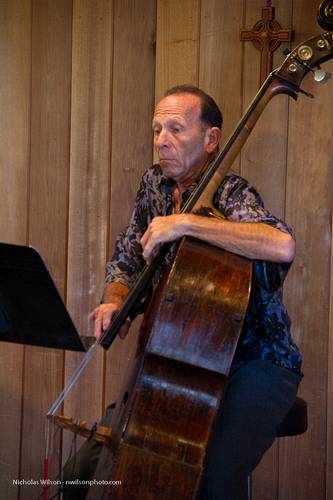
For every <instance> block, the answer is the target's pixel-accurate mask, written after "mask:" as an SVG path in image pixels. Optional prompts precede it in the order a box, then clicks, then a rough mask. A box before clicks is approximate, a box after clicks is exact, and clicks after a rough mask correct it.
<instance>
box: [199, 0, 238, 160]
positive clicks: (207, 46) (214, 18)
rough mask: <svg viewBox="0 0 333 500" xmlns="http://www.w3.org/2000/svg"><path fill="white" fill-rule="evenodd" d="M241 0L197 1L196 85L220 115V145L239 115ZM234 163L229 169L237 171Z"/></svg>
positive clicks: (235, 123) (226, 137) (228, 134)
mask: <svg viewBox="0 0 333 500" xmlns="http://www.w3.org/2000/svg"><path fill="white" fill-rule="evenodd" d="M243 10H244V0H237V1H233V2H228V1H227V0H225V1H221V0H207V1H204V2H202V4H201V23H200V60H199V87H200V88H202V89H203V90H205V91H206V92H208V94H210V95H211V96H212V97H214V99H215V101H216V102H217V104H218V105H219V106H220V108H221V110H222V114H223V136H222V144H223V143H224V142H225V141H226V140H227V139H228V137H229V136H230V134H231V133H232V132H233V130H234V128H235V126H236V125H237V123H238V121H239V120H240V118H241V116H242V92H241V87H242V52H243V48H242V44H241V43H240V42H239V28H240V25H241V24H240V23H241V20H242V17H243ZM237 163H238V161H237V162H235V164H234V166H233V169H236V170H237Z"/></svg>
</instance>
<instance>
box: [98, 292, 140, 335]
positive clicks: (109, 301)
mask: <svg viewBox="0 0 333 500" xmlns="http://www.w3.org/2000/svg"><path fill="white" fill-rule="evenodd" d="M127 293H128V288H127V287H126V286H125V285H123V284H122V283H110V285H109V286H108V287H107V288H106V289H105V291H104V296H103V303H102V304H100V305H99V306H98V307H96V308H95V309H94V310H93V311H92V313H91V315H90V316H91V317H92V318H93V320H94V336H95V337H96V339H100V338H101V336H102V335H103V333H104V332H107V331H108V329H109V328H110V325H111V321H112V317H113V316H114V314H116V313H117V312H118V311H119V310H120V309H121V307H122V305H123V303H124V300H125V297H126V295H127ZM130 325H131V320H130V319H129V318H127V319H126V321H125V323H124V324H123V325H122V327H121V328H120V330H119V333H118V335H119V336H120V337H121V338H125V337H126V335H127V333H128V330H129V327H130Z"/></svg>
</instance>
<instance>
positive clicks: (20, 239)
mask: <svg viewBox="0 0 333 500" xmlns="http://www.w3.org/2000/svg"><path fill="white" fill-rule="evenodd" d="M30 19H31V13H30V1H29V0H27V1H17V0H14V1H9V0H8V1H7V0H2V1H1V2H0V61H1V71H0V116H1V120H0V186H1V197H0V241H4V242H8V243H19V244H25V242H26V233H27V217H26V213H27V190H28V183H27V179H28V167H29V135H30V128H29V125H30V69H31V68H30V55H31V43H30V32H31V26H30ZM22 363H23V347H22V346H19V345H13V344H5V343H3V342H2V343H1V345H0V428H1V439H0V463H1V467H0V497H1V498H6V499H7V500H12V499H15V498H17V491H18V487H17V486H15V485H14V484H13V482H12V481H13V479H18V478H19V459H20V425H21V409H22V408H21V402H22V368H23V367H22Z"/></svg>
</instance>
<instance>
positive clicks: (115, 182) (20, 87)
mask: <svg viewBox="0 0 333 500" xmlns="http://www.w3.org/2000/svg"><path fill="white" fill-rule="evenodd" d="M263 4H264V2H263V1H260V0H235V1H233V2H226V1H225V0H220V1H217V0H204V1H199V0H182V1H181V2H179V1H178V2H176V1H175V0H158V3H157V7H156V4H155V0H144V1H143V0H126V1H120V0H96V1H93V0H75V1H74V2H73V6H72V1H71V0H57V2H54V1H51V0H0V58H1V64H2V71H1V72H0V112H1V120H0V180H1V186H2V197H1V199H0V239H1V240H2V241H8V242H17V243H22V244H24V243H26V242H29V243H31V244H33V245H34V246H36V247H37V248H38V249H39V250H40V251H41V253H42V255H43V256H44V258H45V260H46V262H47V264H48V266H49V267H50V270H51V273H52V275H53V276H54V278H55V281H56V284H57V286H58V288H59V290H60V291H61V293H62V295H63V297H64V298H66V297H67V300H68V305H69V308H70V311H71V313H72V315H73V317H74V319H75V321H76V323H77V325H78V327H79V329H80V331H82V333H86V332H88V331H89V323H88V320H87V312H88V311H89V309H90V308H91V307H92V306H93V305H94V304H95V303H96V301H98V300H99V296H100V293H101V290H102V286H103V275H104V265H105V259H106V258H109V257H110V256H111V254H112V250H113V244H114V241H115V238H116V234H117V233H118V232H119V230H120V229H121V228H122V227H123V226H124V224H126V223H127V221H128V218H129V214H130V212H131V209H132V205H133V199H134V197H135V192H136V189H137V185H138V181H139V178H140V176H141V174H142V172H143V171H144V170H145V169H146V168H147V167H148V166H149V165H150V163H151V160H152V141H151V138H152V135H151V130H150V128H151V116H152V111H153V105H154V101H155V95H156V100H159V99H160V97H161V96H162V95H163V93H164V91H165V90H166V89H167V88H168V87H170V86H171V85H175V84H179V83H192V84H197V83H199V85H201V86H202V87H203V88H204V89H205V90H207V91H208V92H209V93H212V94H213V96H214V97H215V98H216V100H217V102H218V103H219V104H221V105H222V107H223V109H224V114H225V137H226V135H227V134H228V133H229V131H230V130H231V129H232V128H233V126H234V124H235V123H236V121H238V118H239V116H240V114H241V111H242V110H244V109H245V106H246V105H247V104H248V102H249V101H250V99H252V98H253V97H254V94H255V92H256V90H257V85H258V75H259V61H260V55H259V52H257V51H256V50H255V49H254V48H253V47H252V46H251V44H242V43H241V42H239V41H238V36H239V29H240V28H241V27H245V26H246V27H247V26H252V25H253V23H254V22H255V21H256V20H257V19H259V17H260V16H261V9H262V7H263ZM318 4H319V0H294V2H289V1H288V0H276V1H275V2H274V6H275V9H276V18H277V19H278V21H280V22H281V24H283V25H284V26H286V27H290V26H291V23H293V26H292V27H293V28H294V29H295V31H296V41H295V43H298V42H300V41H301V40H304V39H306V38H308V37H309V36H312V35H313V34H316V33H319V32H320V31H321V30H320V28H319V27H318V26H317V25H316V21H315V15H316V9H317V7H318ZM292 7H293V10H292V11H291V9H292ZM156 8H157V10H156ZM72 9H73V23H72ZM156 12H157V13H158V15H157V14H156ZM156 16H157V17H156ZM72 37H73V46H72ZM155 39H157V51H156V54H155V52H154V49H155V45H154V41H155ZM113 40H114V44H113ZM31 43H32V46H31ZM281 57H282V56H281V49H280V51H279V55H278V54H277V55H276V57H275V62H274V65H275V66H277V65H278V64H279V63H280V61H281ZM155 63H156V68H155ZM72 66H73V71H72ZM326 68H327V69H328V70H330V71H331V73H333V63H332V61H330V62H329V63H325V69H326ZM155 70H156V72H155ZM304 87H305V88H306V89H307V90H309V91H310V92H313V93H314V94H315V95H316V99H315V100H314V101H311V100H308V99H306V98H305V97H304V96H300V98H299V102H297V103H294V102H293V101H290V102H289V103H287V99H284V98H283V97H282V98H281V97H277V98H276V100H273V101H272V103H271V104H270V105H269V107H268V108H267V110H266V111H267V112H266V113H265V114H264V115H263V117H262V119H261V120H260V123H259V124H258V130H257V129H256V130H255V131H254V135H253V136H252V137H251V138H250V142H249V144H248V146H247V148H246V149H244V151H243V152H242V155H241V163H242V170H241V172H242V173H243V174H244V175H245V176H247V177H249V179H250V180H251V181H252V182H253V183H254V184H255V185H256V186H257V187H258V189H259V191H260V192H261V194H262V195H263V197H264V199H265V201H266V204H267V206H268V208H270V209H271V210H272V211H273V212H275V213H277V214H278V215H281V216H284V215H285V216H286V220H287V222H288V223H290V224H291V225H292V226H293V227H294V228H295V231H296V237H297V247H298V250H297V258H296V261H295V264H294V266H293V268H292V270H291V274H290V276H289V278H288V280H287V284H286V293H285V299H286V302H287V305H288V308H289V311H290V313H291V317H292V321H293V325H294V326H293V332H294V337H295V340H296V341H297V342H298V343H300V344H301V348H302V350H303V352H304V372H305V379H304V381H303V382H302V385H301V395H302V396H304V397H305V399H306V400H307V401H308V403H309V431H308V432H307V433H306V434H305V435H303V436H299V437H295V438H286V439H280V440H279V446H278V448H277V447H275V448H273V449H271V450H270V451H269V453H268V454H267V455H266V456H265V458H264V460H263V462H262V463H261V464H260V466H259V469H258V470H257V471H256V473H255V478H254V498H255V500H268V499H269V500H272V499H274V500H313V499H316V500H317V499H319V500H324V499H326V500H331V498H332V497H333V479H332V478H333V445H332V436H333V409H332V408H333V400H332V387H333V375H332V373H333V371H332V370H333V368H332V367H333V363H332V359H333V358H332V356H333V348H332V345H333V344H332V334H333V333H332V311H333V301H332V294H333V291H332V272H333V267H332V266H333V265H332V228H331V210H332V190H333V187H332V182H333V181H332V166H333V165H332V158H333V154H332V153H333V151H332V149H333V147H332V144H333V137H332V130H333V127H332V119H333V118H332V112H331V111H332V97H333V96H332V88H333V87H332V81H330V82H329V83H328V84H327V85H326V86H315V85H314V83H313V81H312V80H311V78H309V79H308V80H307V81H306V82H304ZM154 89H155V90H154ZM154 94H155V95H154ZM288 108H289V109H288ZM288 112H289V114H290V117H289V119H288ZM272 137H273V141H271V138H272ZM238 166H239V161H238V163H237V168H238ZM271 166H274V168H273V169H272V168H271ZM267 167H268V168H267ZM285 207H286V209H285ZM136 323H137V324H136V325H135V326H134V327H133V329H132V331H131V333H130V334H129V335H128V337H127V338H126V339H125V340H124V341H121V340H120V339H117V340H116V341H115V343H114V345H113V346H112V348H111V350H110V352H109V353H108V355H107V361H106V364H105V365H104V366H102V364H101V362H100V360H95V364H94V366H92V367H91V369H90V372H89V373H88V372H87V380H86V385H87V387H88V388H87V394H89V395H87V396H81V395H78V396H77V401H76V402H75V403H74V400H72V402H71V403H70V404H69V402H68V403H67V408H68V409H70V405H71V408H72V409H73V410H75V412H77V411H78V412H81V410H82V414H81V415H79V416H82V417H84V416H85V415H91V417H93V415H94V414H96V416H97V415H98V414H99V413H100V412H101V407H102V405H103V403H104V402H105V403H109V402H111V401H113V400H115V399H119V393H121V394H122V390H120V387H121V386H122V384H123V383H125V385H126V380H125V379H127V378H128V376H129V375H128V374H127V373H126V374H125V373H124V371H125V370H124V368H125V367H128V366H130V365H131V362H132V359H133V356H134V350H135V346H136V338H137V337H136V336H137V332H138V324H139V323H140V319H138V320H137V322H136ZM0 347H1V350H0V364H1V370H0V371H1V374H0V379H1V395H2V399H1V401H2V402H1V405H2V408H1V410H0V411H1V413H0V415H1V419H0V421H1V423H2V424H3V426H6V433H3V434H2V438H1V452H0V460H1V463H2V467H1V471H0V496H1V498H8V499H9V500H14V499H16V498H18V491H17V490H18V488H17V487H13V486H11V484H10V480H11V479H12V478H14V476H16V475H19V474H20V475H21V476H20V477H21V478H24V479H28V478H30V477H33V478H37V479H39V478H40V477H41V465H42V458H43V455H44V428H45V413H46V411H47V409H48V408H49V406H50V405H51V403H52V402H53V400H54V399H55V397H56V396H57V395H58V393H59V392H60V389H61V386H62V380H63V378H64V377H65V376H67V375H68V374H69V372H70V371H71V370H72V368H73V367H74V364H75V359H76V356H72V355H71V354H68V355H67V364H66V368H65V364H64V362H63V356H62V354H61V353H59V352H56V351H48V350H46V349H39V348H31V347H27V348H25V349H23V348H22V347H18V346H6V345H5V344H4V343H2V345H1V346H0ZM24 351H26V355H25V356H23V352H24ZM104 377H105V379H104ZM103 380H105V384H104V386H103ZM99 386H102V392H101V393H100V394H97V393H96V392H95V391H96V390H97V387H99ZM103 389H104V394H103ZM21 411H22V413H21ZM21 418H22V421H23V425H22V426H21ZM97 418H98V417H97ZM20 436H21V437H22V441H21V445H20ZM66 439H67V438H66ZM56 446H58V442H57V441H56ZM67 447H68V445H67V444H66V445H65V449H67ZM21 448H22V449H21ZM57 451H59V447H58V448H57ZM19 469H21V470H19ZM52 474H53V478H54V477H55V474H56V471H55V470H54V469H53V470H52ZM39 493H40V490H39V489H38V491H37V489H35V488H31V487H30V486H29V487H27V486H26V487H21V492H20V499H21V500H22V499H24V500H25V499H27V500H30V498H31V499H32V498H36V497H37V496H38V494H39Z"/></svg>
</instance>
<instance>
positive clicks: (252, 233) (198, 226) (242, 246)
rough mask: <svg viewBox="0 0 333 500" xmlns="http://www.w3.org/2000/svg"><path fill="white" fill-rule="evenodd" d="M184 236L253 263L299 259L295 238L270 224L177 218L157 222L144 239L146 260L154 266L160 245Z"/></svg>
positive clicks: (188, 215) (182, 216) (163, 218)
mask: <svg viewBox="0 0 333 500" xmlns="http://www.w3.org/2000/svg"><path fill="white" fill-rule="evenodd" d="M182 236H193V237H195V238H198V239H200V240H203V241H206V242H207V243H210V244H212V245H216V246H218V247H220V248H223V249H225V250H227V251H229V252H234V253H237V254H239V255H243V256H245V257H249V258H250V259H262V260H268V261H272V262H292V260H293V259H294V256H295V241H294V239H293V238H292V236H291V235H290V234H289V233H286V232H284V231H280V230H279V229H277V228H275V227H272V226H270V225H268V224H264V223H261V222H251V221H246V222H239V221H230V220H223V219H221V220H220V219H214V218H210V217H202V216H198V215H194V214H176V215H170V216H167V217H155V219H153V221H152V222H151V224H150V225H149V227H148V229H147V231H146V232H145V233H144V235H143V237H142V238H141V244H142V247H143V257H144V258H145V260H146V261H147V262H150V260H151V258H152V255H153V252H154V248H155V247H156V246H157V245H158V244H160V243H165V242H167V241H174V240H176V239H178V238H180V237H182Z"/></svg>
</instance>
